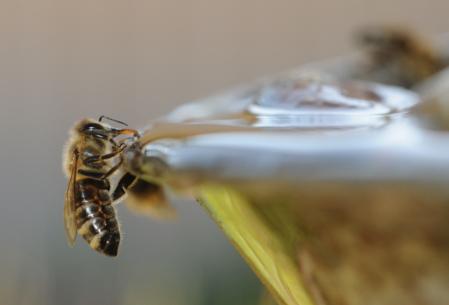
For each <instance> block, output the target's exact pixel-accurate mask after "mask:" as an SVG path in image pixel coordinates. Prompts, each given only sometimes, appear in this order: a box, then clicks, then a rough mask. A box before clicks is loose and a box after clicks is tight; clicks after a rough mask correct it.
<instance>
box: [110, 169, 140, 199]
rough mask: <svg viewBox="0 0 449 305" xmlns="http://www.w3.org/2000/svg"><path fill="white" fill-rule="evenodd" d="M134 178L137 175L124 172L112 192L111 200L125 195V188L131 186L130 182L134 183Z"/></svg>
mask: <svg viewBox="0 0 449 305" xmlns="http://www.w3.org/2000/svg"><path fill="white" fill-rule="evenodd" d="M136 179H137V177H136V176H134V175H132V174H130V173H126V174H124V175H123V176H122V178H120V180H119V182H118V183H117V186H116V188H115V190H114V192H113V193H112V201H113V202H114V201H117V200H120V198H122V197H123V196H124V195H125V193H126V190H127V189H128V188H129V187H130V186H131V184H133V183H134V181H136Z"/></svg>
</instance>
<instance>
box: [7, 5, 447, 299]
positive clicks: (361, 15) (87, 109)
mask: <svg viewBox="0 0 449 305" xmlns="http://www.w3.org/2000/svg"><path fill="white" fill-rule="evenodd" d="M448 11H449V2H448V1H447V0H428V1H410V0H400V1H386V0H378V1H360V0H340V1H324V0H320V1H291V0H290V1H288V0H278V1H265V0H248V1H237V0H227V1H210V0H208V1H207V0H192V1H171V0H164V1H162V0H152V1H151V0H150V1H138V0H130V1H116V0H108V1H105V0H98V1H86V0H78V1H67V0H37V1H36V0H34V1H31V0H2V1H1V2H0V103H1V107H2V108H1V109H2V110H1V112H0V124H1V125H0V126H1V128H0V133H1V143H2V148H1V153H0V165H1V168H0V169H1V171H0V195H1V199H0V200H1V203H0V245H1V246H0V247H1V248H0V304H2V305H9V304H14V305H21V304H36V305H37V304H48V305H50V304H57V305H60V304H66V305H71V304H83V305H90V304H108V305H109V304H111V305H114V304H125V305H128V304H129V305H139V304H152V305H153V304H154V305H188V304H195V305H196V304H199V305H202V304H204V305H206V304H207V305H215V304H217V305H222V304H223V305H224V304H232V305H256V304H258V303H259V299H260V295H261V293H262V288H261V285H260V283H259V282H258V280H257V279H256V277H255V276H254V275H253V274H252V272H251V271H250V270H249V268H248V267H247V266H246V265H245V263H244V262H243V260H242V259H241V258H240V257H239V255H238V254H237V253H236V251H235V250H234V249H233V248H232V246H231V245H230V244H229V243H228V241H227V240H226V239H225V237H224V236H223V234H222V233H221V232H220V231H219V230H218V228H217V227H216V226H215V225H214V224H213V223H212V221H211V220H210V219H209V218H208V217H207V215H206V214H205V212H203V211H202V210H201V209H200V208H199V206H198V205H196V203H195V202H193V201H191V200H176V202H175V205H176V206H177V207H178V210H179V219H178V220H176V221H174V222H171V223H164V222H160V221H150V220H148V219H147V218H144V217H142V216H136V215H134V214H132V213H131V212H129V211H128V210H127V209H126V207H124V206H120V207H119V217H120V220H121V223H122V228H123V231H124V235H125V236H124V241H123V243H122V247H121V253H120V255H119V257H118V258H116V259H111V258H107V257H103V256H100V255H98V254H97V253H95V252H93V251H92V250H91V249H90V248H88V246H87V245H86V243H85V242H84V241H81V240H78V243H77V244H76V246H75V248H73V249H71V248H69V247H68V246H67V243H66V240H65V235H64V228H63V218H62V209H63V198H64V192H65V188H66V179H65V177H64V176H63V174H62V170H61V152H62V147H63V144H64V142H65V141H66V139H67V131H68V129H69V128H70V127H71V126H72V124H73V123H74V122H75V121H77V120H79V119H80V118H83V117H98V116H99V115H101V114H106V115H109V116H112V117H114V118H118V119H120V120H123V121H125V122H128V123H129V124H130V125H131V126H132V127H141V126H144V125H145V124H146V122H147V121H148V120H149V119H151V118H156V117H159V116H161V115H163V114H165V113H167V112H168V111H170V110H171V109H173V108H174V107H176V105H179V104H182V103H185V102H187V101H190V100H193V99H197V98H201V97H205V96H207V95H209V94H213V93H215V92H216V91H217V90H221V89H224V88H227V87H231V86H232V85H237V84H240V83H242V82H245V81H249V80H251V79H253V78H255V77H258V76H262V75H267V74H272V73H275V72H279V71H282V70H285V69H289V68H292V67H294V66H297V65H300V64H301V63H305V62H309V61H313V60H320V59H323V58H329V57H333V56H336V55H339V54H345V53H346V52H348V51H349V50H351V48H352V43H351V39H350V37H351V35H352V34H353V33H354V31H355V30H356V29H358V28H359V27H361V26H364V25H367V24H368V25H369V24H382V23H386V24H404V25H408V26H410V27H412V28H413V29H417V30H418V31H419V32H421V33H422V34H423V35H436V34H438V33H443V32H446V31H447V30H448V29H449V18H448V15H447V12H448Z"/></svg>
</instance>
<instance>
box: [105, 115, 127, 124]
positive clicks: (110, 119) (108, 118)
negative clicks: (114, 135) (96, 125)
mask: <svg viewBox="0 0 449 305" xmlns="http://www.w3.org/2000/svg"><path fill="white" fill-rule="evenodd" d="M103 119H107V120H109V121H112V122H116V123H119V124H122V125H124V126H128V124H126V123H125V122H122V121H119V120H116V119H113V118H110V117H108V116H105V115H102V116H100V117H99V118H98V122H101V121H102V120H103Z"/></svg>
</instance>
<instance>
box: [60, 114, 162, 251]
mask: <svg viewBox="0 0 449 305" xmlns="http://www.w3.org/2000/svg"><path fill="white" fill-rule="evenodd" d="M104 118H107V119H109V120H112V121H115V122H118V123H121V124H124V123H122V122H120V121H116V120H113V119H111V118H108V117H105V116H102V117H100V119H98V121H96V120H93V119H84V120H81V121H80V122H78V123H77V124H76V125H75V126H74V127H73V129H72V130H71V137H70V139H69V141H68V143H67V145H66V152H65V155H64V170H65V173H66V176H67V177H68V179H69V180H68V184H67V190H66V194H65V202H64V224H65V229H66V235H67V239H68V242H69V244H70V245H73V244H74V242H75V239H76V236H77V233H79V234H80V235H81V236H82V237H83V238H84V239H85V240H86V241H87V242H88V244H89V246H90V247H91V248H92V249H94V250H96V251H98V252H100V253H102V254H105V255H107V256H117V253H118V248H119V244H120V240H121V233H120V228H119V223H118V220H117V216H116V211H115V208H114V206H113V203H114V204H115V203H117V202H120V201H121V200H123V199H124V197H125V195H126V194H127V193H129V194H131V198H132V199H131V202H133V203H134V206H140V207H145V206H148V207H149V208H152V207H153V206H155V202H162V203H164V202H165V200H164V194H163V191H162V189H161V187H160V186H159V185H156V184H152V183H149V182H146V181H143V180H141V179H139V178H137V177H136V176H134V175H132V174H130V173H128V172H125V173H124V174H123V175H122V177H121V178H120V179H119V181H118V183H117V184H116V186H115V189H114V191H112V192H111V182H110V178H111V177H112V175H113V174H115V173H117V172H120V169H121V166H122V163H123V159H122V155H121V154H122V152H123V150H124V149H125V148H126V147H127V146H128V145H129V144H131V143H134V142H136V140H138V138H139V137H140V134H139V133H138V132H137V131H136V130H133V129H128V128H125V129H116V128H113V127H111V126H110V125H108V124H106V123H104V122H102V119H104ZM125 125H126V124H125ZM120 136H122V139H121V140H119V141H117V138H119V137H120ZM111 161H115V163H112V162H111Z"/></svg>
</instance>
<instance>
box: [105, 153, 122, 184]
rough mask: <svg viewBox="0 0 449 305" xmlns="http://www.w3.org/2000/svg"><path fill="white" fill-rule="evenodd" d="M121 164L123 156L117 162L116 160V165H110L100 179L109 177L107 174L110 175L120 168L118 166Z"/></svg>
mask: <svg viewBox="0 0 449 305" xmlns="http://www.w3.org/2000/svg"><path fill="white" fill-rule="evenodd" d="M122 164H123V158H120V160H119V162H117V164H116V165H114V166H113V167H111V169H110V170H108V171H107V172H106V173H105V174H104V175H103V176H101V178H100V179H107V178H109V176H111V175H112V174H113V173H115V172H116V171H117V170H118V169H119V168H120V166H121V165H122Z"/></svg>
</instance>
